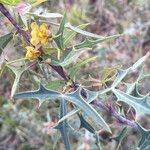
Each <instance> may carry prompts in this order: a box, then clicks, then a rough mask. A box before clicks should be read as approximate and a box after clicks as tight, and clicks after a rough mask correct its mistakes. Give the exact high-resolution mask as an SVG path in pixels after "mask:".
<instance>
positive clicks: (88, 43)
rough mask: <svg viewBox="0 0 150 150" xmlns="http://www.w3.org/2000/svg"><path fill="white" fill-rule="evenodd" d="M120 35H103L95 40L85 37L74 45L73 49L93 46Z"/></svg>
mask: <svg viewBox="0 0 150 150" xmlns="http://www.w3.org/2000/svg"><path fill="white" fill-rule="evenodd" d="M120 36H121V35H120V34H118V35H112V36H107V37H103V38H100V39H97V40H90V39H87V38H86V39H85V40H84V41H83V42H82V43H80V44H77V45H75V46H74V48H75V49H80V48H92V47H93V46H95V45H96V44H99V43H102V42H105V41H109V40H112V39H115V38H117V37H120Z"/></svg>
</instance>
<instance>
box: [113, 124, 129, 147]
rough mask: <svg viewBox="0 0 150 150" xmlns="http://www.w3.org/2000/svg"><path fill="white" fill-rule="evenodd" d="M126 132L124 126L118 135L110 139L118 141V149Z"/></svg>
mask: <svg viewBox="0 0 150 150" xmlns="http://www.w3.org/2000/svg"><path fill="white" fill-rule="evenodd" d="M127 133H128V129H127V127H125V128H123V130H122V131H121V133H120V134H119V135H118V136H116V137H112V138H111V139H113V140H115V141H117V142H118V146H117V150H119V147H120V145H121V143H122V141H123V139H124V138H125V136H126V135H127Z"/></svg>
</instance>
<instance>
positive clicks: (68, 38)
mask: <svg viewBox="0 0 150 150" xmlns="http://www.w3.org/2000/svg"><path fill="white" fill-rule="evenodd" d="M87 25H88V24H81V25H79V26H77V28H79V29H83V28H85V27H86V26H87ZM76 35H77V32H75V31H68V32H67V33H66V35H64V45H65V46H66V45H67V44H68V43H69V42H70V41H71V40H72V39H73V38H74V37H75V36H76Z"/></svg>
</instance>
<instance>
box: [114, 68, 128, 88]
mask: <svg viewBox="0 0 150 150" xmlns="http://www.w3.org/2000/svg"><path fill="white" fill-rule="evenodd" d="M128 72H129V69H126V70H122V69H119V70H118V72H117V77H116V79H115V80H114V82H113V84H112V87H116V86H117V85H118V84H119V83H120V82H121V81H122V79H123V78H124V77H125V76H126V75H127V74H128Z"/></svg>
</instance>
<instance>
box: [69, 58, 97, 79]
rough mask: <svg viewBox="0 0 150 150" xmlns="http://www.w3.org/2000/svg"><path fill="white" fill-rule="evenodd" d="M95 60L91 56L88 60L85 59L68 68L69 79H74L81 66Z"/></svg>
mask: <svg viewBox="0 0 150 150" xmlns="http://www.w3.org/2000/svg"><path fill="white" fill-rule="evenodd" d="M96 58H97V56H93V57H91V58H88V59H85V60H82V61H80V62H78V63H76V64H75V65H74V66H73V67H72V68H70V70H69V73H70V77H71V78H74V77H75V75H76V73H77V72H78V70H79V69H80V68H81V66H83V65H85V64H87V63H89V62H91V61H94V60H95V59H96Z"/></svg>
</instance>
